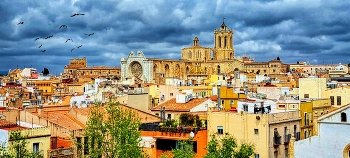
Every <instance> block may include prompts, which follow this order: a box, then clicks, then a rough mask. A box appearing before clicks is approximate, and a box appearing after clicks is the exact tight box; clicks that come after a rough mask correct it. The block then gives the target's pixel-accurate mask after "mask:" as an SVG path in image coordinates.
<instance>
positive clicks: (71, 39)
mask: <svg viewBox="0 0 350 158" xmlns="http://www.w3.org/2000/svg"><path fill="white" fill-rule="evenodd" d="M69 40H71V41H72V42H73V40H72V39H70V38H68V39H67V40H66V42H64V43H67V42H68V41H69Z"/></svg>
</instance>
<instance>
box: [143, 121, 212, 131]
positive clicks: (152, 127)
mask: <svg viewBox="0 0 350 158" xmlns="http://www.w3.org/2000/svg"><path fill="white" fill-rule="evenodd" d="M202 129H206V127H193V126H186V127H180V126H178V127H168V126H159V123H145V124H142V125H141V126H140V128H139V130H141V131H159V132H173V133H190V132H194V133H197V132H198V131H200V130H202Z"/></svg>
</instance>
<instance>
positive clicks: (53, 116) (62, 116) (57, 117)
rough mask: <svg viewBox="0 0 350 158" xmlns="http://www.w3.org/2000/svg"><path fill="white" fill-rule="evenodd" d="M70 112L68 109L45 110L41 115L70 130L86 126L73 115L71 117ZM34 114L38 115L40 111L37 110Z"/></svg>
mask: <svg viewBox="0 0 350 158" xmlns="http://www.w3.org/2000/svg"><path fill="white" fill-rule="evenodd" d="M68 112H69V111H68V110H53V111H43V112H42V115H41V116H40V117H43V118H45V119H47V120H48V121H50V122H52V123H54V124H57V125H59V126H62V127H64V128H66V129H69V130H78V129H84V128H85V126H84V125H83V124H82V123H80V122H79V121H78V120H76V119H74V118H73V117H70V116H69V114H68ZM33 114H34V115H38V113H36V112H34V113H33ZM38 116H39V115H38Z"/></svg>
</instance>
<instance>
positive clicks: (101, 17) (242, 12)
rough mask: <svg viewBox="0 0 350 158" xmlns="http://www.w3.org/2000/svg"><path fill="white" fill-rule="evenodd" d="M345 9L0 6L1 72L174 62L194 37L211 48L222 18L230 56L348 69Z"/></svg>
mask: <svg viewBox="0 0 350 158" xmlns="http://www.w3.org/2000/svg"><path fill="white" fill-rule="evenodd" d="M349 8H350V1H349V0H276V1H273V0H260V1H256V0H242V1H240V0H234V1H232V0H217V1H216V0H212V1H209V0H208V1H203V0H137V1H136V0H101V1H98V0H91V1H89V0H36V1H35V0H33V1H31V0H1V2H0V15H1V16H0V28H1V31H0V54H1V57H0V70H1V71H8V70H9V69H15V68H16V67H17V66H18V67H19V68H21V69H23V68H24V67H31V66H32V67H34V68H36V69H38V71H39V72H41V71H42V70H43V68H44V67H46V68H48V69H49V70H50V72H51V73H53V74H59V73H61V72H63V68H64V66H65V65H68V64H69V60H70V59H72V58H82V57H86V58H87V62H88V66H100V65H105V66H108V67H120V59H121V58H126V57H127V56H128V54H129V53H130V52H131V51H135V52H136V51H143V53H144V54H145V56H146V57H148V58H166V59H180V58H181V49H182V48H185V47H189V46H191V45H192V40H193V38H194V37H198V38H199V40H200V41H199V44H200V45H201V46H205V47H213V43H214V42H213V39H214V37H213V31H214V29H217V28H219V27H220V25H221V24H222V22H223V18H225V23H226V25H227V27H229V28H231V29H233V31H234V47H235V56H236V57H239V56H243V54H244V52H246V54H247V56H252V57H254V58H255V61H269V60H272V59H274V58H276V57H277V56H279V57H280V59H281V61H282V62H284V63H288V64H290V63H296V62H297V61H309V62H310V63H311V64H323V63H325V64H331V63H349V62H350V61H349V58H348V55H349V53H350V9H349ZM74 13H78V14H84V15H77V16H73V17H71V15H73V14H74ZM20 22H24V24H20ZM62 25H66V26H68V27H67V28H66V27H61V28H60V26H62ZM92 33H93V34H92ZM87 34H92V35H90V36H88V35H87ZM51 35H53V37H51V38H47V39H45V38H46V37H48V36H51ZM38 37H41V38H40V39H38V40H35V39H36V38H38ZM67 39H72V40H68V41H67ZM66 41H67V42H66ZM39 46H41V47H40V48H38V47H39ZM78 46H81V47H80V48H78ZM73 48H74V49H73ZM72 49H73V50H72ZM42 50H46V51H45V52H41V51H42Z"/></svg>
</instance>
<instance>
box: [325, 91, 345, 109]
mask: <svg viewBox="0 0 350 158" xmlns="http://www.w3.org/2000/svg"><path fill="white" fill-rule="evenodd" d="M349 96H350V88H348V87H340V88H334V89H327V90H326V91H324V93H323V97H324V98H330V100H331V103H330V105H332V106H337V107H339V106H343V105H347V104H350V99H349Z"/></svg>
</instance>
